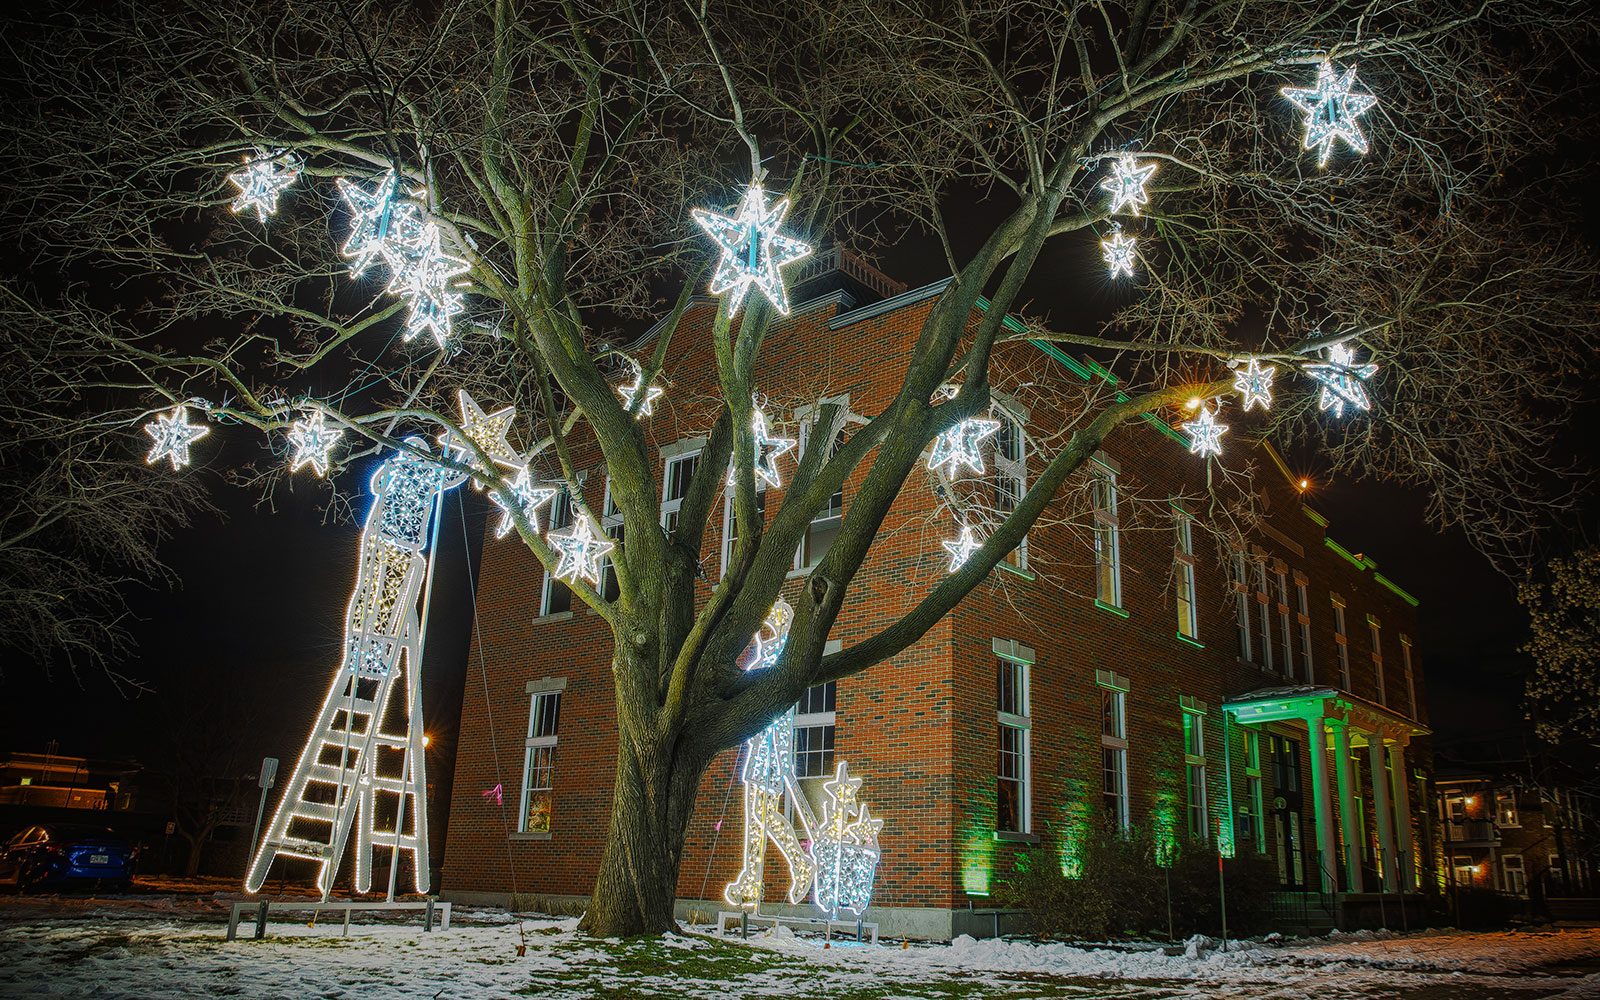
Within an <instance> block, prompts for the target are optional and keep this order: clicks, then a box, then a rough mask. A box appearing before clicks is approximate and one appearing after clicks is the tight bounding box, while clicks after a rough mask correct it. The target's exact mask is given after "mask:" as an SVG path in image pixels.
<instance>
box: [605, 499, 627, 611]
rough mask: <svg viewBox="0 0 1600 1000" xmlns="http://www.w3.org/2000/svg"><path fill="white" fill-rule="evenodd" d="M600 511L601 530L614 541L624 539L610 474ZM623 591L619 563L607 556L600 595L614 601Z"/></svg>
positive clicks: (620, 512) (620, 514) (620, 513)
mask: <svg viewBox="0 0 1600 1000" xmlns="http://www.w3.org/2000/svg"><path fill="white" fill-rule="evenodd" d="M600 511H601V514H600V530H602V531H604V532H605V535H606V537H607V538H609V539H611V540H612V541H614V542H620V541H622V536H623V525H622V511H620V510H618V509H617V503H616V500H615V498H613V497H612V496H611V477H610V476H607V477H606V499H605V503H604V504H603V505H602V506H601V508H600ZM621 592H622V588H621V587H620V586H619V585H618V583H617V565H616V563H615V562H614V561H613V560H612V558H611V557H610V556H606V557H605V558H604V559H602V560H601V561H600V596H601V597H604V598H605V599H606V600H608V601H614V600H616V599H617V595H618V594H620V593H621Z"/></svg>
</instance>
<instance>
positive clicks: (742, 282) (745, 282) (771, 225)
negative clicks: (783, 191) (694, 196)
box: [689, 184, 811, 315]
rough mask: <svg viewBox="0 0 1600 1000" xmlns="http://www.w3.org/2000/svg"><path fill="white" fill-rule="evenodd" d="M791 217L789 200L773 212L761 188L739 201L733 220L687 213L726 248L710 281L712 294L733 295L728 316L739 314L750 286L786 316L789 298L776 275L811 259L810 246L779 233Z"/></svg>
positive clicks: (755, 187) (756, 186) (701, 211)
mask: <svg viewBox="0 0 1600 1000" xmlns="http://www.w3.org/2000/svg"><path fill="white" fill-rule="evenodd" d="M788 211H789V199H787V198H781V199H779V200H778V202H777V204H775V205H772V206H770V207H769V206H768V205H767V196H766V194H765V192H763V191H762V190H761V185H759V184H752V185H751V186H750V187H749V188H748V189H747V190H746V191H745V193H744V198H743V199H741V200H740V202H739V210H738V212H737V213H735V214H734V215H733V216H731V217H730V216H726V215H718V214H716V213H715V212H708V211H706V210H705V209H701V208H697V209H694V210H693V211H692V212H690V213H689V214H690V215H692V216H693V217H694V221H695V222H696V223H697V224H699V226H700V228H701V229H704V230H705V231H706V235H708V236H710V237H711V239H712V240H714V241H715V242H716V244H717V246H719V247H721V248H722V258H721V259H720V260H719V261H717V270H716V273H715V274H713V275H712V276H711V294H712V295H721V294H722V293H723V292H732V293H733V294H732V295H731V296H729V298H728V313H729V314H730V315H737V314H738V312H739V306H740V305H742V304H743V303H744V297H745V296H746V295H747V294H748V293H749V291H750V288H751V287H752V286H754V287H755V288H756V289H758V290H759V291H760V292H761V294H762V295H765V296H766V297H767V301H768V302H771V303H772V307H773V308H774V309H776V310H778V311H779V312H780V313H783V314H784V315H788V313H789V293H788V292H787V291H786V290H785V289H784V287H783V275H782V274H780V273H779V271H778V269H779V268H780V267H782V266H783V265H785V264H790V263H793V262H794V261H797V260H799V259H800V258H802V257H806V256H809V255H810V253H811V247H810V246H809V245H808V244H805V243H802V242H800V241H799V240H797V239H794V238H793V237H791V236H784V235H783V234H782V233H780V232H778V227H779V226H781V225H782V224H783V217H784V215H786V214H787V213H788Z"/></svg>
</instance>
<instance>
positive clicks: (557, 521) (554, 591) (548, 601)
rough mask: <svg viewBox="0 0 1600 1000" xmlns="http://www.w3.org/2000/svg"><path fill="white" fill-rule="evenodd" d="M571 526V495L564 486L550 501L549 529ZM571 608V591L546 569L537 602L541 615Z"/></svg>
mask: <svg viewBox="0 0 1600 1000" xmlns="http://www.w3.org/2000/svg"><path fill="white" fill-rule="evenodd" d="M571 526H572V495H571V494H569V493H568V492H567V488H566V486H562V487H561V492H559V493H557V494H556V495H555V499H553V500H551V501H550V531H552V532H555V531H561V530H563V529H565V528H570V527H571ZM571 610H572V591H571V589H569V588H568V587H567V585H566V584H565V583H563V582H562V581H561V580H560V579H558V578H557V577H556V576H554V575H553V574H551V573H549V572H548V571H547V572H546V573H545V575H544V592H543V594H542V597H541V600H540V602H539V613H540V614H541V615H558V614H561V613H562V612H566V611H571Z"/></svg>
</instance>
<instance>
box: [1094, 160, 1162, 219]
mask: <svg viewBox="0 0 1600 1000" xmlns="http://www.w3.org/2000/svg"><path fill="white" fill-rule="evenodd" d="M1157 166H1158V164H1155V163H1147V164H1144V165H1143V166H1140V165H1139V163H1138V161H1136V160H1135V159H1134V158H1133V156H1132V154H1130V153H1124V154H1122V155H1121V156H1119V157H1117V159H1116V160H1115V161H1113V162H1112V164H1111V176H1110V177H1107V178H1106V179H1105V180H1103V181H1101V182H1100V188H1101V190H1104V191H1109V192H1111V208H1110V212H1111V214H1112V215H1115V214H1117V213H1118V212H1120V211H1122V209H1124V208H1126V209H1128V211H1130V212H1132V213H1133V214H1134V215H1138V214H1139V206H1140V205H1144V204H1147V203H1148V202H1149V201H1150V196H1149V195H1148V194H1146V193H1145V190H1144V186H1145V185H1146V184H1148V183H1150V178H1151V177H1154V176H1155V173H1156V167H1157Z"/></svg>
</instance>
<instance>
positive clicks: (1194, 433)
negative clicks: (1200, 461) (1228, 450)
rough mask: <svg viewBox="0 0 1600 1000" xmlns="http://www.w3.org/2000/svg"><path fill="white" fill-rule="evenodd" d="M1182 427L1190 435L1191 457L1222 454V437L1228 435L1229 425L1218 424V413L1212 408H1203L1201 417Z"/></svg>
mask: <svg viewBox="0 0 1600 1000" xmlns="http://www.w3.org/2000/svg"><path fill="white" fill-rule="evenodd" d="M1180 426H1182V427H1183V429H1184V432H1185V433H1187V434H1188V435H1189V453H1190V454H1191V455H1221V454H1222V435H1224V434H1226V433H1228V425H1227V424H1219V423H1217V413H1216V411H1215V410H1213V409H1212V408H1211V407H1209V406H1202V407H1201V408H1200V415H1199V416H1197V417H1195V418H1194V419H1193V420H1191V421H1189V422H1188V423H1186V424H1182V425H1180Z"/></svg>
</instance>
